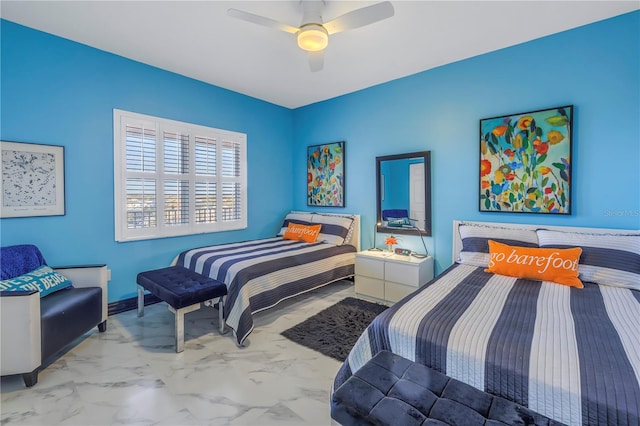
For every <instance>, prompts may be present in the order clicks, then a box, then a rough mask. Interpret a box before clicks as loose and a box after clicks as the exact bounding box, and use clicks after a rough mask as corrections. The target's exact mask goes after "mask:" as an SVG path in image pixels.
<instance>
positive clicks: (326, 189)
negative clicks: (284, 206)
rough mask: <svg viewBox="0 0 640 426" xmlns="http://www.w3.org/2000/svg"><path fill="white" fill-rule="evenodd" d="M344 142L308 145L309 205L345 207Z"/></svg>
mask: <svg viewBox="0 0 640 426" xmlns="http://www.w3.org/2000/svg"><path fill="white" fill-rule="evenodd" d="M344 188H345V187H344V142H333V143H328V144H323V145H313V146H309V147H307V205H308V206H325V207H344Z"/></svg>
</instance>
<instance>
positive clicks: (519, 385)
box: [334, 263, 640, 425]
mask: <svg viewBox="0 0 640 426" xmlns="http://www.w3.org/2000/svg"><path fill="white" fill-rule="evenodd" d="M584 285H585V287H584V288H583V289H577V288H572V287H567V286H563V285H558V284H554V283H550V282H543V281H533V280H526V279H518V278H512V277H507V276H502V275H495V274H490V273H486V272H484V268H483V267H477V266H472V265H466V264H457V263H456V264H454V265H452V266H451V267H450V268H449V269H447V270H446V271H445V272H444V273H442V274H441V275H440V276H439V277H438V278H436V279H434V280H433V281H431V282H430V283H428V284H427V285H426V286H424V287H422V288H421V289H419V290H418V291H417V292H416V293H414V294H413V295H410V296H408V297H407V298H405V299H404V300H402V301H400V302H399V303H397V304H395V305H394V306H392V307H391V308H389V309H387V310H386V311H385V312H383V313H382V314H381V315H379V316H378V317H377V318H376V319H375V320H374V321H373V322H372V323H371V325H370V326H369V327H368V329H367V330H366V331H365V332H364V333H363V334H362V335H361V337H360V338H359V340H358V342H357V343H356V345H355V346H354V348H353V349H352V351H351V353H350V355H349V356H348V358H347V360H346V361H345V363H344V364H343V365H342V367H341V369H340V371H339V372H338V374H337V376H336V379H335V383H334V389H337V387H338V386H340V384H342V383H343V382H344V381H345V380H346V379H347V378H348V377H350V376H351V374H352V372H354V371H356V370H358V369H359V368H360V367H362V366H363V365H364V364H365V363H366V362H367V361H368V360H369V359H371V358H372V357H373V356H374V355H375V354H376V353H378V352H379V351H382V350H388V351H391V352H393V353H396V354H398V355H401V356H403V357H405V358H408V359H410V360H412V361H415V362H418V363H421V364H424V365H426V366H429V367H431V368H434V369H436V370H438V371H441V372H443V373H445V374H447V375H448V376H450V377H453V378H456V379H458V380H461V381H463V382H466V383H469V384H471V385H472V386H474V387H476V388H478V389H481V390H484V391H485V392H489V393H491V394H494V395H499V396H502V397H505V398H507V399H510V400H512V401H515V402H517V403H519V404H522V405H524V406H527V407H529V408H530V409H532V410H534V411H537V412H539V413H541V414H543V415H545V416H548V417H551V418H553V419H556V420H558V421H561V422H563V423H567V424H572V425H582V424H585V425H586V424H589V425H605V424H606V425H638V424H640V414H639V407H640V291H638V290H632V289H628V288H621V287H613V286H606V285H599V284H595V283H590V282H585V283H584Z"/></svg>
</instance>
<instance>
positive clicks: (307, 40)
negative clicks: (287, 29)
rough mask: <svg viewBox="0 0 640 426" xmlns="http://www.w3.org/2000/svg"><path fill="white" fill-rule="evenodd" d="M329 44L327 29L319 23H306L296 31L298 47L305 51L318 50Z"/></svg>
mask: <svg viewBox="0 0 640 426" xmlns="http://www.w3.org/2000/svg"><path fill="white" fill-rule="evenodd" d="M327 44H329V35H328V34H327V30H326V29H325V28H324V27H323V26H322V25H319V24H306V25H303V26H302V27H300V32H298V47H300V49H302V50H306V51H307V52H319V51H321V50H323V49H324V48H326V47H327Z"/></svg>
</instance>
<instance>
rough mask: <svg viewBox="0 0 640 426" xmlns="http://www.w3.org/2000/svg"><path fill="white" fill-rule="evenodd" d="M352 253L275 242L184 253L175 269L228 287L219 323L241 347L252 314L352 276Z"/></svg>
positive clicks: (326, 245) (352, 250) (338, 247)
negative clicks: (191, 271)
mask: <svg viewBox="0 0 640 426" xmlns="http://www.w3.org/2000/svg"><path fill="white" fill-rule="evenodd" d="M355 252H356V249H355V247H354V246H352V245H349V244H344V245H334V244H329V243H325V242H317V243H305V242H299V241H292V240H284V239H282V237H274V238H267V239H261V240H252V241H246V242H240V243H232V244H223V245H216V246H210V247H202V248H197V249H192V250H188V251H185V252H182V253H181V254H180V255H179V256H178V257H177V260H176V262H175V264H177V265H181V266H184V267H186V268H189V269H191V270H194V271H196V272H198V273H199V274H202V275H205V276H208V277H211V278H214V279H217V280H219V281H222V282H224V283H225V284H226V285H227V289H228V295H227V298H226V301H225V305H224V319H225V322H226V324H227V325H228V326H229V327H230V328H231V329H232V330H233V331H234V335H235V338H236V340H237V342H238V344H240V345H242V344H243V342H244V340H245V339H246V338H247V336H248V335H249V334H250V333H251V331H253V328H254V325H253V317H252V315H253V314H255V313H257V312H260V311H263V310H265V309H268V308H271V307H273V306H275V305H276V304H278V303H279V302H281V301H283V300H285V299H288V298H290V297H293V296H296V295H299V294H302V293H305V292H307V291H311V290H313V289H316V288H318V287H321V286H323V285H326V284H329V283H332V282H334V281H337V280H341V279H344V278H347V277H350V276H352V275H353V272H354V264H355Z"/></svg>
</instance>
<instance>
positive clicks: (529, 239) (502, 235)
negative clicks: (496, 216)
mask: <svg viewBox="0 0 640 426" xmlns="http://www.w3.org/2000/svg"><path fill="white" fill-rule="evenodd" d="M458 232H459V233H460V238H461V240H462V250H461V251H460V254H459V256H458V259H457V260H456V262H457V263H461V264H464V265H472V266H480V267H484V268H486V267H488V266H489V243H488V241H489V240H494V241H498V242H499V243H502V244H508V245H513V246H520V247H538V235H537V234H536V231H535V230H532V229H513V228H501V227H497V226H486V225H479V224H464V223H463V224H460V225H459V226H458Z"/></svg>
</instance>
